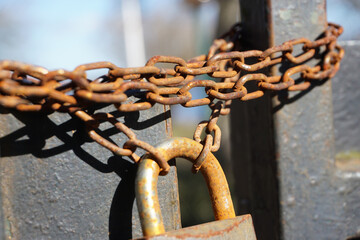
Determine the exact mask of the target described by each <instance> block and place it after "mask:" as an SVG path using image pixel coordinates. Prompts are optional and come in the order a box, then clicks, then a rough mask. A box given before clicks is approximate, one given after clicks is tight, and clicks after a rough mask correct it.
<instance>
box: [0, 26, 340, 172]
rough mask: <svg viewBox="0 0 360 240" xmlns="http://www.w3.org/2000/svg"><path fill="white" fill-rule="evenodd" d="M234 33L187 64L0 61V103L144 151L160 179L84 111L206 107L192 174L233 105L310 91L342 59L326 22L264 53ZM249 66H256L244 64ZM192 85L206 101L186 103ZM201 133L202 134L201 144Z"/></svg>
mask: <svg viewBox="0 0 360 240" xmlns="http://www.w3.org/2000/svg"><path fill="white" fill-rule="evenodd" d="M240 29H241V26H240V24H237V25H235V26H234V27H233V28H232V29H231V30H230V31H229V32H228V33H226V34H225V35H223V36H222V37H221V38H220V39H216V40H215V41H214V42H213V44H212V45H211V47H210V48H209V51H208V54H207V55H201V56H198V57H195V58H193V59H191V60H189V61H185V60H184V59H182V58H179V57H173V56H154V57H152V58H150V60H149V61H148V62H147V63H146V65H145V66H143V67H132V68H121V67H118V66H116V65H114V64H113V63H110V62H95V63H90V64H84V65H80V66H78V67H76V68H75V69H74V70H73V71H66V70H63V69H58V70H54V71H49V70H47V69H45V68H43V67H39V66H34V65H30V64H25V63H21V62H16V61H9V60H4V61H1V62H0V105H1V106H3V107H5V108H14V109H16V110H18V111H23V112H27V111H45V112H53V111H58V112H67V113H70V114H71V115H73V116H76V117H78V118H80V119H81V120H82V121H84V122H85V124H86V131H87V133H88V134H89V136H90V138H91V139H93V140H94V141H96V142H97V143H98V144H100V145H102V146H103V147H105V148H107V149H109V150H110V151H112V152H113V153H114V154H116V155H121V156H128V157H129V158H130V159H132V160H133V161H134V162H138V161H139V159H140V158H139V156H138V155H136V154H135V150H136V149H137V148H138V147H139V148H142V149H144V150H146V151H148V152H149V153H150V154H152V155H153V157H154V158H155V159H156V160H157V162H158V164H159V166H160V167H161V169H162V174H166V173H167V172H168V171H169V169H170V166H169V165H168V163H167V162H166V161H165V160H164V158H163V157H162V156H161V154H159V153H158V152H157V151H156V150H155V148H154V147H153V146H151V145H150V144H148V143H146V142H144V141H141V140H139V139H137V137H136V135H135V133H134V132H133V131H132V130H131V129H130V128H129V127H127V126H126V125H125V124H123V123H121V122H119V121H117V119H116V118H115V117H114V116H112V115H111V114H109V113H96V114H91V113H89V111H88V108H89V106H91V105H93V104H95V103H105V104H114V106H115V107H116V108H117V110H118V111H121V112H133V111H141V110H146V109H149V108H151V107H152V106H153V105H154V104H155V103H160V104H164V105H174V104H181V105H182V106H184V107H195V106H202V105H208V106H209V107H210V108H211V109H212V114H211V116H210V119H209V120H208V121H202V122H200V123H199V124H198V127H197V128H196V130H195V134H194V139H195V140H196V141H197V142H201V143H203V144H204V148H203V151H202V153H201V154H200V156H199V157H198V159H197V161H196V162H195V164H194V168H193V170H194V171H195V172H196V171H198V170H199V168H200V167H201V164H202V162H203V160H204V159H205V157H206V155H207V154H208V153H209V152H210V151H211V152H214V151H217V150H218V149H219V147H220V140H221V130H220V128H219V127H218V125H217V120H218V118H219V116H220V115H227V114H229V112H230V105H231V101H232V100H234V99H239V100H242V101H247V100H250V99H255V98H259V97H261V96H263V95H264V91H266V90H273V91H280V90H284V89H287V90H288V91H301V90H305V89H307V88H309V87H310V84H311V81H316V80H322V79H327V78H331V77H333V76H334V75H335V73H336V72H337V71H338V69H339V67H340V61H341V59H342V58H343V56H344V50H343V49H342V48H341V47H340V46H339V45H337V43H336V40H337V37H338V36H339V35H340V34H341V33H342V31H343V28H342V27H341V26H339V25H336V24H331V23H329V24H328V27H327V29H326V30H325V32H324V34H323V35H322V36H321V37H320V38H319V39H317V40H315V41H310V40H308V39H306V38H299V39H294V40H290V41H287V42H285V43H283V44H281V45H279V46H274V47H271V48H269V49H267V50H265V51H260V50H251V51H234V49H235V43H236V42H238V39H239V36H240V33H241V31H240ZM298 46H300V47H302V52H301V53H300V54H297V55H293V51H294V48H295V47H298ZM316 55H320V56H321V57H322V59H321V60H322V61H320V62H319V64H317V65H316V66H314V67H311V66H308V65H306V62H307V61H308V60H309V59H312V58H314V57H315V56H316ZM249 61H252V62H255V63H252V64H249ZM158 63H167V64H172V65H174V67H173V68H161V67H158V66H156V64H158ZM283 63H286V66H287V69H286V71H284V73H283V74H282V75H278V76H267V75H266V74H265V73H259V70H265V69H268V68H269V67H272V66H274V65H276V64H283ZM94 69H107V70H108V73H107V74H106V75H105V76H101V77H99V78H97V79H95V80H90V79H88V78H87V71H90V70H94ZM263 72H264V71H263ZM297 73H300V74H301V82H300V83H295V80H294V78H292V76H293V75H294V74H297ZM199 75H208V76H209V77H211V79H210V78H209V80H199V79H195V77H196V76H199ZM218 79H219V80H218ZM248 81H255V82H256V83H257V90H256V91H252V92H248V89H247V88H246V87H245V84H246V83H247V82H248ZM199 87H201V88H204V89H205V92H206V94H207V96H206V97H205V98H201V99H192V95H191V93H190V90H191V89H192V88H199ZM129 90H136V91H138V92H140V93H142V94H143V98H142V99H141V101H140V102H136V103H133V102H129V101H130V100H129V97H128V95H129V94H128V92H129ZM103 122H109V123H111V124H112V125H114V127H115V128H117V129H118V130H119V132H122V133H124V134H125V135H126V137H127V138H128V140H127V141H126V142H125V144H124V145H123V146H122V147H120V146H118V145H116V144H114V143H112V142H110V141H108V140H106V139H105V138H104V137H102V136H101V135H100V134H99V133H98V132H97V131H96V130H97V128H98V127H99V125H100V124H101V123H103ZM204 130H205V133H206V137H205V138H204V140H202V139H201V133H202V132H203V131H204Z"/></svg>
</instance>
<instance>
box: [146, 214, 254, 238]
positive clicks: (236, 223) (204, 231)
mask: <svg viewBox="0 0 360 240" xmlns="http://www.w3.org/2000/svg"><path fill="white" fill-rule="evenodd" d="M141 239H151V240H165V239H167V240H168V239H173V240H176V239H211V240H215V239H221V240H225V239H229V240H230V239H231V240H234V239H239V240H256V235H255V230H254V226H253V222H252V218H251V216H250V215H249V214H247V215H242V216H239V217H236V218H230V219H225V220H219V221H214V222H209V223H204V224H200V225H196V226H192V227H187V228H182V229H179V230H174V231H170V232H167V233H164V234H161V235H157V236H152V237H146V238H141Z"/></svg>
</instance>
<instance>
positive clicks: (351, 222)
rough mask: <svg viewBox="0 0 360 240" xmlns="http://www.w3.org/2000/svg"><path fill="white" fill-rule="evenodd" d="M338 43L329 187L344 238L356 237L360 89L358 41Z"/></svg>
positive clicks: (359, 184)
mask: <svg viewBox="0 0 360 240" xmlns="http://www.w3.org/2000/svg"><path fill="white" fill-rule="evenodd" d="M340 44H341V46H342V47H344V49H345V51H346V55H345V57H344V59H343V60H344V62H343V65H342V67H341V70H340V71H339V73H338V75H337V76H336V77H335V78H333V80H332V92H333V107H334V130H335V146H336V148H335V149H336V152H335V153H336V154H335V166H336V168H335V171H334V175H335V176H336V177H333V178H334V179H336V182H335V184H334V185H335V186H334V187H333V188H331V189H330V190H331V191H333V192H334V194H337V198H338V199H339V201H338V203H337V204H338V205H339V206H341V207H340V208H337V210H336V211H335V212H336V215H335V217H336V218H337V219H336V223H335V224H336V225H338V226H339V225H340V224H341V226H339V227H338V231H339V232H340V235H339V236H340V237H339V238H345V237H353V236H356V235H357V236H358V237H359V236H360V154H359V153H360V128H359V127H358V125H359V122H360V111H359V109H360V91H358V90H357V89H359V88H360V82H359V80H358V77H357V73H358V67H359V62H358V59H359V58H360V42H359V41H346V42H341V43H340ZM349 93H351V94H349ZM329 210H330V209H329Z"/></svg>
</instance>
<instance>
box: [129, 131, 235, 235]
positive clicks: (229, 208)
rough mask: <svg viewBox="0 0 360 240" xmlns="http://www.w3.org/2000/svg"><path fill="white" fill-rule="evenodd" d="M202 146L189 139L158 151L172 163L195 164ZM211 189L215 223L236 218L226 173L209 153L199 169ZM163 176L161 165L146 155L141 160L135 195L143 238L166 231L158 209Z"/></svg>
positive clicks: (168, 143)
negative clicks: (158, 183)
mask: <svg viewBox="0 0 360 240" xmlns="http://www.w3.org/2000/svg"><path fill="white" fill-rule="evenodd" d="M202 148H203V146H202V145H201V144H200V143H198V142H196V141H194V140H191V139H188V138H172V139H169V140H167V141H165V142H163V143H161V144H160V145H159V146H158V147H157V148H156V150H157V151H158V152H159V153H160V154H162V155H163V156H164V159H166V160H170V159H173V158H175V157H181V158H185V159H187V160H189V161H190V162H192V163H196V160H197V158H198V156H199V155H200V153H201V151H202ZM200 171H201V173H202V175H203V176H204V178H205V181H206V184H207V186H208V189H209V194H210V198H211V202H212V207H213V211H214V216H215V220H222V219H228V218H234V217H235V211H234V206H233V202H232V199H231V195H230V190H229V186H228V183H227V180H226V177H225V175H224V172H223V170H222V168H221V166H220V164H219V162H218V161H217V159H216V158H215V157H214V155H212V154H211V153H209V154H208V155H207V157H206V159H205V161H204V162H203V164H202V167H201V168H200ZM159 173H160V167H159V165H158V164H157V163H156V162H155V161H154V160H153V159H151V158H150V156H148V155H146V156H144V157H143V158H142V160H141V162H140V164H139V167H138V171H137V175H136V179H135V195H136V200H137V205H138V210H139V215H140V219H141V225H142V229H143V233H144V236H154V235H158V234H162V233H164V232H165V229H164V224H163V219H162V214H161V211H160V207H159V199H158V194H157V188H156V185H157V184H156V183H157V181H158V175H159Z"/></svg>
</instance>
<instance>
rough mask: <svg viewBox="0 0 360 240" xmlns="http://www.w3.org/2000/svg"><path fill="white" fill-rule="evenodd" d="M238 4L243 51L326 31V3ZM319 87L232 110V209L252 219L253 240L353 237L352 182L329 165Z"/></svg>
mask: <svg viewBox="0 0 360 240" xmlns="http://www.w3.org/2000/svg"><path fill="white" fill-rule="evenodd" d="M240 4H241V16H242V22H243V30H244V33H243V42H242V43H243V46H244V48H245V49H260V50H264V49H266V48H267V47H269V46H273V45H279V44H281V43H283V42H285V41H287V40H290V39H294V38H299V37H305V38H308V39H310V40H314V39H316V38H317V37H319V35H320V34H321V33H322V32H323V31H324V29H325V27H326V9H325V0H319V1H309V0H304V1H296V0H290V1H288V0H277V1H271V0H268V1H245V0H240ZM315 63H316V60H313V61H309V62H307V64H308V65H310V66H311V65H313V64H315ZM273 71H274V73H276V72H281V71H282V69H281V68H280V69H273ZM318 85H319V86H315V85H313V86H312V87H311V88H310V90H308V91H305V92H302V93H298V92H287V91H284V92H280V93H279V94H277V95H276V96H275V97H273V98H272V99H271V98H270V96H269V95H267V96H265V97H263V98H262V99H258V100H252V101H251V102H247V103H240V102H237V103H235V104H234V106H233V108H232V114H233V115H232V119H231V123H232V133H233V135H232V141H233V143H234V145H233V147H232V149H233V150H232V154H233V159H234V165H235V167H234V171H235V172H236V176H237V180H236V183H237V192H238V198H239V199H238V201H239V202H238V206H239V210H240V214H243V213H246V212H250V213H251V214H252V215H253V218H254V224H255V231H256V233H257V235H258V239H279V238H282V239H344V238H346V237H348V236H352V235H354V234H355V233H356V231H358V230H357V229H354V228H355V227H354V224H351V223H350V219H351V216H353V215H351V214H350V213H349V210H347V204H349V201H347V200H346V199H347V197H350V195H351V194H352V190H351V191H350V190H349V191H347V190H346V189H354V186H353V183H349V181H347V180H344V179H341V178H339V169H337V168H336V166H335V159H334V135H333V131H334V128H333V111H332V98H331V90H332V89H331V82H330V81H327V82H325V83H323V84H318ZM320 85H321V86H320ZM346 182H348V183H346ZM351 186H352V187H351ZM351 199H353V197H352V198H351ZM351 206H352V208H353V207H356V204H354V203H352V204H351ZM348 226H352V227H350V228H351V229H350V228H349V227H348Z"/></svg>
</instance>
